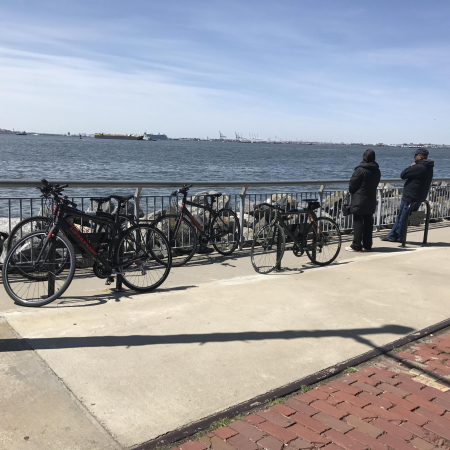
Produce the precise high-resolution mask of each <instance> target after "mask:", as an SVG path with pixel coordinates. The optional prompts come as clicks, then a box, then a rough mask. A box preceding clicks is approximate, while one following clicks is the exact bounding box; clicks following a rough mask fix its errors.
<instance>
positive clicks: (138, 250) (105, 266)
mask: <svg viewBox="0 0 450 450" xmlns="http://www.w3.org/2000/svg"><path fill="white" fill-rule="evenodd" d="M42 183H43V186H42V187H41V188H40V189H41V192H42V194H43V195H51V196H52V197H53V200H54V211H53V215H52V226H51V229H50V230H49V231H48V232H47V231H36V232H33V233H31V234H28V235H27V236H24V237H23V238H21V239H19V240H18V241H17V242H16V243H15V244H14V245H13V247H12V248H11V250H10V251H9V253H8V254H7V256H6V258H5V262H4V264H3V284H4V286H5V289H6V292H7V293H8V295H9V296H10V297H11V298H12V299H13V300H14V301H15V302H16V303H18V304H20V305H23V306H42V305H45V304H47V303H50V302H52V301H54V300H56V299H57V298H59V297H60V296H61V295H62V294H63V293H64V292H65V291H66V289H67V288H68V287H69V285H70V283H71V282H72V279H73V277H74V274H75V258H76V256H75V250H74V245H73V244H72V242H73V243H74V244H75V246H76V247H77V249H78V250H80V251H81V252H82V253H84V254H86V255H88V256H90V257H92V258H94V261H95V262H94V266H93V271H94V274H95V275H96V276H97V277H99V278H106V280H107V284H110V283H111V282H112V281H113V279H114V278H113V276H114V275H117V276H120V277H121V278H122V281H123V283H124V284H125V286H127V287H128V288H130V289H133V290H136V291H141V292H149V291H152V290H154V289H156V288H157V287H158V286H160V285H161V284H162V283H163V282H164V281H165V279H166V278H167V276H168V275H169V272H170V268H171V262H172V258H171V252H170V247H169V243H168V242H167V239H166V238H165V236H164V235H163V233H161V232H160V231H159V230H157V229H155V228H154V227H152V226H150V225H142V224H137V225H133V226H130V227H129V228H126V229H124V227H123V224H122V223H121V221H120V215H119V211H120V206H121V205H123V204H124V203H125V202H127V201H128V200H130V199H131V198H132V197H133V196H125V197H124V196H119V195H111V196H110V198H114V199H115V200H117V202H118V203H119V207H118V208H117V213H116V214H115V216H112V215H111V214H108V213H97V212H94V213H85V212H83V211H80V210H78V209H76V206H77V205H76V204H75V203H73V202H72V201H70V200H69V199H68V198H67V197H66V196H63V195H62V190H63V189H64V187H66V186H57V185H56V186H53V185H51V184H49V183H48V182H47V181H46V180H42ZM76 218H78V219H81V220H82V221H86V222H94V223H96V224H97V225H98V226H99V230H100V231H99V232H96V233H83V232H82V231H81V230H82V226H80V225H77V224H75V223H74V219H76Z"/></svg>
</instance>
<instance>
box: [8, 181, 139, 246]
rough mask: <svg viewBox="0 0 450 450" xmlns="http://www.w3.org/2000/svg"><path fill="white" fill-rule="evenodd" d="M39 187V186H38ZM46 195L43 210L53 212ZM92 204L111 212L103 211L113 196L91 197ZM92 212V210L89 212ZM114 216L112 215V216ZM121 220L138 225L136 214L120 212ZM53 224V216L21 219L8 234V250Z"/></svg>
mask: <svg viewBox="0 0 450 450" xmlns="http://www.w3.org/2000/svg"><path fill="white" fill-rule="evenodd" d="M66 187H67V185H64V186H58V187H57V189H59V190H63V189H64V188H66ZM36 189H39V188H36ZM61 192H62V191H61ZM42 197H44V201H43V202H42V211H44V213H45V211H47V212H51V211H53V201H52V200H51V196H50V195H45V196H44V195H42ZM89 200H90V201H91V203H92V204H94V202H95V203H97V209H96V213H97V214H105V215H106V214H109V215H110V213H107V212H105V211H103V208H102V206H103V204H104V203H106V202H109V201H110V200H111V197H109V196H108V197H92V198H90V199H89ZM88 213H89V214H91V213H92V212H88ZM111 217H112V216H111ZM119 217H120V221H121V222H122V223H123V224H126V223H129V224H131V225H136V224H137V223H138V222H137V220H136V217H135V216H134V215H126V214H122V213H119ZM77 224H78V225H82V223H81V221H79V223H77ZM51 226H52V217H51V215H50V216H31V217H27V218H26V219H24V220H21V221H20V222H19V223H18V224H16V226H15V227H14V228H13V229H12V230H11V233H10V234H9V235H8V236H6V239H5V241H6V250H7V251H9V250H11V248H12V246H13V244H14V243H16V242H17V241H18V240H19V239H21V238H22V237H23V236H25V235H27V234H30V233H33V232H34V231H47V232H49V231H50V228H51ZM91 228H92V230H91V231H92V232H93V233H94V232H100V231H101V230H99V227H98V226H97V225H95V226H93V227H91Z"/></svg>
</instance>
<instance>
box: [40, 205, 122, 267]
mask: <svg viewBox="0 0 450 450" xmlns="http://www.w3.org/2000/svg"><path fill="white" fill-rule="evenodd" d="M71 217H78V218H81V219H85V220H87V221H90V222H94V223H96V224H100V225H106V226H107V227H109V228H110V229H111V231H112V232H113V235H114V237H118V236H119V235H120V232H121V228H120V223H117V222H115V221H113V216H111V215H110V214H107V213H102V214H101V215H100V216H97V215H93V214H88V213H85V212H83V211H79V210H78V209H75V208H71V207H70V206H67V205H56V209H55V215H54V218H55V221H54V223H53V226H52V228H51V229H50V231H49V233H48V236H47V237H48V239H51V237H52V235H53V234H56V233H58V231H59V230H62V231H63V232H64V234H65V235H66V236H67V237H70V238H71V239H72V241H74V243H75V245H76V247H77V248H78V249H80V250H81V251H82V252H83V253H85V254H87V255H89V256H91V257H93V258H94V260H95V261H97V262H98V263H99V264H102V265H103V266H104V267H105V269H106V270H111V269H112V267H111V264H110V263H109V261H108V260H106V259H104V258H102V257H100V256H99V255H98V253H97V252H96V251H95V250H94V249H93V248H92V246H91V245H90V244H89V242H88V241H87V240H86V239H85V236H83V233H82V232H81V231H80V230H78V228H77V227H76V226H75V224H74V223H72V222H71V221H70V220H69V219H70V218H71ZM113 250H114V246H113V245H109V251H108V259H109V260H111V259H112V256H113V254H112V253H113Z"/></svg>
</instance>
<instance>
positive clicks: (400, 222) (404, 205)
mask: <svg viewBox="0 0 450 450" xmlns="http://www.w3.org/2000/svg"><path fill="white" fill-rule="evenodd" d="M411 203H413V204H414V205H413V207H412V208H411V212H414V211H417V210H418V209H419V208H420V202H406V201H405V200H402V201H401V203H400V208H399V210H398V216H397V220H396V221H395V223H394V226H393V227H392V230H391V231H390V232H389V234H388V237H389V238H391V239H395V240H396V241H397V242H402V233H403V227H404V226H405V221H406V219H407V217H406V216H407V214H408V209H409V205H411Z"/></svg>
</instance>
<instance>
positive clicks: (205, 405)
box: [0, 227, 450, 449]
mask: <svg viewBox="0 0 450 450" xmlns="http://www.w3.org/2000/svg"><path fill="white" fill-rule="evenodd" d="M421 237H422V234H421V233H409V235H408V239H409V241H411V240H413V241H414V240H417V241H418V240H420V239H421ZM429 243H430V245H429V246H427V247H420V246H415V245H410V246H408V248H407V249H400V248H399V247H398V245H397V244H392V243H385V242H381V241H379V240H376V241H375V247H376V248H375V250H376V251H374V252H372V253H347V252H345V250H344V249H342V251H341V254H340V256H339V258H338V260H337V263H336V264H334V265H332V266H328V267H324V268H317V267H313V266H311V265H310V264H309V260H308V259H307V257H306V256H304V257H302V258H295V257H294V256H293V255H292V253H291V252H286V254H285V256H284V258H283V263H282V266H283V267H284V268H285V270H283V271H282V272H278V273H274V274H270V275H258V274H256V273H255V272H254V271H253V268H252V266H251V262H250V258H249V256H248V252H239V253H236V255H233V256H232V257H230V258H217V257H208V256H203V257H199V258H197V259H196V260H195V261H193V263H192V264H190V265H189V266H188V267H181V268H175V269H173V272H171V274H170V276H169V278H168V280H167V281H166V282H165V283H164V285H163V286H162V287H161V289H159V290H157V291H155V292H153V293H150V294H134V293H132V292H130V291H125V292H124V293H121V294H116V293H112V292H111V291H110V290H109V289H108V288H107V287H106V286H105V285H104V284H103V281H102V280H99V279H97V278H95V277H91V276H89V275H88V274H87V276H84V277H82V278H77V279H76V280H74V282H73V283H72V285H71V287H70V288H69V290H68V291H67V292H66V294H65V296H64V297H63V298H62V299H60V300H59V301H58V302H55V303H53V304H50V305H48V306H46V307H43V308H39V309H30V308H22V307H19V306H16V305H14V304H13V303H12V301H11V300H10V299H9V297H7V295H6V293H5V292H4V290H0V311H2V315H3V317H4V319H5V320H6V322H7V323H5V322H4V326H7V327H11V328H10V329H9V331H8V330H6V331H4V333H9V334H7V337H6V338H5V339H4V341H3V346H2V350H3V353H2V355H5V354H7V355H14V358H16V357H19V358H22V357H24V356H23V355H32V356H30V357H33V358H37V360H38V361H39V362H40V364H42V365H43V366H44V367H46V370H47V372H48V373H47V375H48V376H49V377H50V378H48V377H45V378H44V379H45V380H47V379H49V380H50V379H52V380H53V381H54V382H56V381H57V382H59V383H60V386H61V388H62V389H63V391H64V390H65V391H66V394H67V395H66V397H64V408H65V409H62V410H61V411H66V410H71V411H72V410H73V411H75V410H78V412H79V413H80V414H81V416H83V417H84V418H85V419H86V420H88V422H89V423H90V424H91V425H92V427H94V428H95V430H94V428H92V427H91V425H89V426H88V425H83V426H82V429H83V431H84V432H81V434H80V435H78V434H77V431H76V429H74V430H73V433H74V435H73V436H72V438H73V439H74V442H77V441H76V439H78V438H79V439H81V438H83V437H85V435H86V434H89V435H90V434H92V435H93V436H95V439H97V440H96V441H95V440H93V441H92V442H93V443H92V445H93V446H91V447H88V446H87V445H86V446H84V447H83V446H81V447H76V446H73V447H70V446H68V447H64V446H61V445H59V446H56V444H55V442H56V441H57V439H59V438H60V435H61V436H62V435H63V434H64V432H63V431H60V432H58V431H57V430H56V429H52V430H51V433H48V434H47V435H48V436H50V435H51V436H52V437H56V438H57V439H52V438H48V440H47V441H46V442H45V446H43V445H41V446H40V447H35V448H48V449H53V448H55V449H56V448H115V447H114V446H115V445H118V446H122V447H124V448H128V447H132V446H134V445H137V444H139V443H142V442H145V441H148V440H150V439H153V438H156V437H158V436H160V435H162V434H164V433H167V432H169V431H172V430H175V429H177V428H179V427H182V426H183V425H186V424H188V423H191V422H193V421H196V420H199V419H201V418H203V417H206V416H209V415H211V414H213V413H215V412H218V411H221V410H224V409H226V408H228V407H230V406H232V405H235V404H237V403H240V402H242V401H245V400H248V399H250V398H252V397H255V396H256V395H259V394H262V393H264V392H267V391H269V390H272V389H275V388H277V387H279V386H281V385H284V384H287V383H291V382H293V381H295V380H297V379H300V378H302V377H304V376H306V375H308V374H310V373H313V372H316V371H318V370H320V369H323V368H325V367H329V366H331V365H333V364H336V363H338V362H340V361H342V360H345V359H348V358H349V357H352V356H355V355H358V354H361V353H363V352H365V351H367V350H368V349H371V348H373V346H379V345H383V344H386V343H388V342H391V341H393V340H394V339H396V338H398V337H400V336H403V335H405V334H408V333H410V332H412V331H413V330H418V329H421V328H424V327H426V326H428V325H431V324H434V323H436V322H439V321H441V320H444V319H447V318H448V306H447V304H448V300H449V294H448V273H449V269H450V252H449V248H448V247H449V246H450V244H449V243H450V228H445V227H440V228H434V229H432V230H430V234H429ZM344 246H345V244H344ZM11 333H17V334H18V336H20V337H22V338H24V339H25V342H26V344H27V345H28V346H29V347H30V348H32V349H33V350H34V352H33V351H31V350H26V349H25V348H24V347H23V343H22V341H20V345H22V347H21V348H20V349H19V350H18V348H17V345H18V343H17V337H12V336H11ZM8 350H9V351H10V353H8V352H6V353H5V351H8ZM17 355H18V356H17ZM8 358H12V356H8ZM5 361H7V360H5V359H4V358H3V359H2V362H3V364H2V368H1V370H0V384H1V385H2V386H5V385H10V384H11V382H12V381H11V380H13V381H14V380H15V377H16V375H15V374H14V372H11V367H13V366H14V365H17V364H19V363H17V362H15V360H11V359H10V360H9V361H10V362H6V364H5ZM25 373H27V372H25ZM25 378H26V377H25ZM48 383H49V385H50V384H51V382H50V381H49V382H48ZM46 384H47V382H43V383H42V385H41V386H39V387H38V388H36V389H39V390H40V391H41V392H42V395H44V396H46V397H45V398H46V401H45V402H44V403H43V404H41V405H39V404H38V403H37V402H33V400H32V398H30V402H32V403H33V406H34V407H36V408H39V407H42V408H44V409H42V410H40V411H37V412H36V414H34V415H33V416H34V418H35V419H36V420H35V421H34V422H31V421H28V420H26V419H24V420H23V427H22V428H20V429H15V428H14V426H13V425H11V424H13V423H14V417H15V416H16V415H17V414H23V417H26V414H25V411H27V408H29V405H28V404H27V400H26V399H27V396H26V395H21V394H20V390H21V389H25V386H23V387H20V386H18V390H17V392H16V393H15V394H14V396H12V397H10V398H6V400H5V399H4V398H3V397H4V394H0V396H2V402H3V403H2V406H3V408H2V410H3V411H5V412H6V415H7V417H8V420H7V421H6V422H3V423H6V424H7V425H6V430H2V431H1V433H2V434H1V435H0V436H7V439H9V441H8V442H22V441H23V439H24V436H23V434H24V433H25V432H27V431H26V429H27V427H28V429H29V430H30V431H29V432H28V434H27V436H29V439H28V440H27V442H28V447H27V448H31V447H30V444H31V443H32V442H34V441H33V440H34V439H35V438H34V436H37V435H43V430H44V431H45V430H47V427H48V423H53V422H54V421H56V422H58V420H59V421H60V422H61V424H63V423H64V424H65V423H67V421H68V419H67V417H69V416H66V415H65V414H63V413H61V414H58V415H57V417H56V418H55V417H52V416H49V415H48V411H47V409H45V407H44V406H43V405H47V406H48V404H52V398H53V396H54V395H56V394H55V393H54V391H53V390H52V389H50V388H49V389H47V388H46ZM62 397H63V396H62V394H61V395H60V398H62ZM15 398H20V399H21V401H20V402H18V403H19V406H17V402H16V401H15ZM55 401H56V400H55ZM12 402H13V403H14V404H15V406H14V407H12V406H11V403H12ZM17 408H19V411H18V409H17ZM81 416H80V417H81ZM77 421H78V419H77V418H76V417H74V418H73V419H71V420H69V423H72V422H77ZM80 423H81V422H80ZM86 423H87V422H86ZM0 427H1V425H0ZM60 429H63V427H62V428H61V427H60ZM90 430H93V431H90ZM77 436H78V437H77ZM61 438H62V437H61ZM5 442H6V441H5ZM40 442H41V443H42V442H43V441H40ZM2 445H3V444H2V440H0V448H11V447H8V446H4V447H1V446H2ZM80 445H81V444H80ZM102 446H103V447H102ZM108 446H109V447H108ZM14 448H15V447H14ZM17 448H20V447H17Z"/></svg>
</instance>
